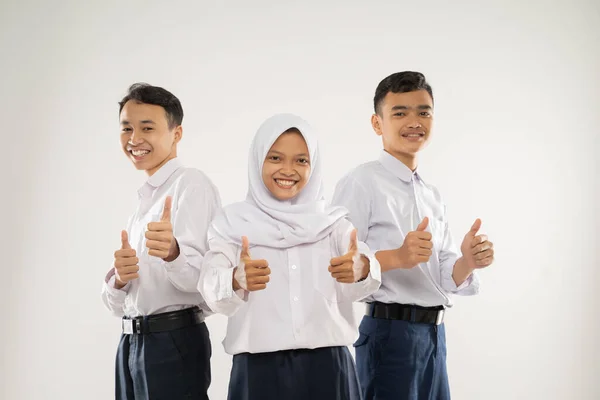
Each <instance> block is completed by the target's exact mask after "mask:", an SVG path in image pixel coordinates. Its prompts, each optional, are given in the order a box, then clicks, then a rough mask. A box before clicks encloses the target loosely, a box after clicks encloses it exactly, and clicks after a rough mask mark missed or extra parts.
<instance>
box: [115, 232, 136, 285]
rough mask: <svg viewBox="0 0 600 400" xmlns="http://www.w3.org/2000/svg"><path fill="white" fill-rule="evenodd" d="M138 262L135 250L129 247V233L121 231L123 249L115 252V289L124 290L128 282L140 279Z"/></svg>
mask: <svg viewBox="0 0 600 400" xmlns="http://www.w3.org/2000/svg"><path fill="white" fill-rule="evenodd" d="M139 261H140V260H138V258H137V256H136V254H135V250H134V249H132V248H131V246H130V245H129V239H128V238H127V231H121V248H120V249H119V250H117V251H115V262H114V265H115V287H116V288H117V289H121V288H123V287H124V286H125V285H126V284H127V282H129V281H132V280H134V279H137V278H139V277H140V276H139V274H138V271H139V270H140V267H139V266H138V262H139Z"/></svg>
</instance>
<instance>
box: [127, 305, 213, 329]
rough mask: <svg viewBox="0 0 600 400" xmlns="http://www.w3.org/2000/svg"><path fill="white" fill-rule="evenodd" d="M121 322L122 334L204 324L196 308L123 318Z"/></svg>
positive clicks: (202, 317)
mask: <svg viewBox="0 0 600 400" xmlns="http://www.w3.org/2000/svg"><path fill="white" fill-rule="evenodd" d="M122 321H123V333H124V334H126V335H132V334H146V333H156V332H166V331H173V330H175V329H181V328H187V327H189V326H194V325H199V324H201V323H203V322H204V314H203V313H202V310H200V309H199V308H198V307H192V308H186V309H183V310H178V311H172V312H166V313H161V314H154V315H148V316H146V317H135V318H127V317H124V318H123V320H122Z"/></svg>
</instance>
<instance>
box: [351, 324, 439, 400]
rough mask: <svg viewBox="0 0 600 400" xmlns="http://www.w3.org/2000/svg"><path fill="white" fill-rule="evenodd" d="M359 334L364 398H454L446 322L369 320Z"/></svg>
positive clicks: (361, 383) (406, 399)
mask: <svg viewBox="0 0 600 400" xmlns="http://www.w3.org/2000/svg"><path fill="white" fill-rule="evenodd" d="M359 332H360V336H359V338H358V340H357V341H356V342H355V343H354V347H355V350H356V367H357V371H358V376H359V380H360V386H361V392H362V398H363V400H450V388H449V385H448V374H447V370H446V334H445V328H444V325H443V324H442V325H433V324H424V323H416V322H410V321H401V320H389V319H380V318H373V317H370V316H365V317H363V320H362V322H361V324H360V328H359Z"/></svg>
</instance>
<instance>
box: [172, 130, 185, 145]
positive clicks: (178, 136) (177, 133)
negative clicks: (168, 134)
mask: <svg viewBox="0 0 600 400" xmlns="http://www.w3.org/2000/svg"><path fill="white" fill-rule="evenodd" d="M182 137H183V127H182V126H181V125H179V126H178V127H177V128H175V130H174V131H173V139H174V142H173V144H177V143H179V141H180V140H181V138H182Z"/></svg>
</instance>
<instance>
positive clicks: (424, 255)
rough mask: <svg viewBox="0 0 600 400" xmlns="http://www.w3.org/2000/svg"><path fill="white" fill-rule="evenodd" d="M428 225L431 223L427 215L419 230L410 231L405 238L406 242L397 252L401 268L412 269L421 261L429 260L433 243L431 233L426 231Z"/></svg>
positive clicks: (418, 227)
mask: <svg viewBox="0 0 600 400" xmlns="http://www.w3.org/2000/svg"><path fill="white" fill-rule="evenodd" d="M427 225H429V218H427V217H425V218H423V221H421V223H420V224H419V226H417V230H416V231H412V232H408V234H407V235H406V237H405V238H404V243H402V246H401V247H400V248H399V249H398V252H397V256H398V264H399V266H400V267H399V268H403V269H410V268H413V267H415V266H417V265H418V264H419V263H424V262H428V261H429V257H431V254H432V252H431V249H432V248H433V244H432V243H431V233H429V232H427V231H425V229H427Z"/></svg>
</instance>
